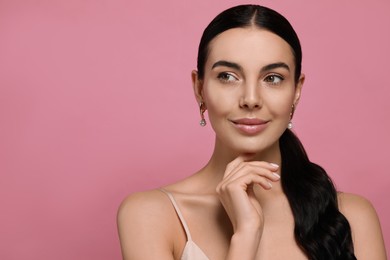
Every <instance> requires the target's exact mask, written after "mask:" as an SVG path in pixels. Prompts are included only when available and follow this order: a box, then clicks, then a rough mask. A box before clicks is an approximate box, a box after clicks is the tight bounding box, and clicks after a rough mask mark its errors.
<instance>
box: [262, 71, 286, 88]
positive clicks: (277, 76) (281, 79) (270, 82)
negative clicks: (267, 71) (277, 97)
mask: <svg viewBox="0 0 390 260" xmlns="http://www.w3.org/2000/svg"><path fill="white" fill-rule="evenodd" d="M272 78H273V80H272ZM275 79H278V80H279V81H278V82H274V81H275ZM283 80H284V78H283V77H282V76H280V75H277V74H271V75H268V76H267V77H265V78H264V81H265V82H267V83H268V84H270V85H275V86H276V85H280V84H281V83H282V81H283Z"/></svg>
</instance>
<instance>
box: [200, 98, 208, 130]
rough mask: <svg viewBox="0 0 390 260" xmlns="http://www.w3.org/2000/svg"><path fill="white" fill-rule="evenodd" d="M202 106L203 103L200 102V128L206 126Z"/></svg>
mask: <svg viewBox="0 0 390 260" xmlns="http://www.w3.org/2000/svg"><path fill="white" fill-rule="evenodd" d="M203 106H204V103H203V101H201V102H200V103H199V111H200V117H201V120H200V122H199V124H200V125H201V126H206V124H207V122H206V119H204V112H205V111H206V109H205V108H204V107H203Z"/></svg>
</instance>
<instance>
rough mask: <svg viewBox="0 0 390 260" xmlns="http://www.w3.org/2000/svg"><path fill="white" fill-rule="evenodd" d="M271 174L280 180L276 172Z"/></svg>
mask: <svg viewBox="0 0 390 260" xmlns="http://www.w3.org/2000/svg"><path fill="white" fill-rule="evenodd" d="M272 174H273V175H275V176H276V177H277V178H278V179H280V175H279V174H277V173H276V172H273V173H272Z"/></svg>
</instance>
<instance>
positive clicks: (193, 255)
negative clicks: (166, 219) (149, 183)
mask: <svg viewBox="0 0 390 260" xmlns="http://www.w3.org/2000/svg"><path fill="white" fill-rule="evenodd" d="M161 191H162V192H164V193H165V194H167V195H168V198H169V199H170V200H171V202H172V205H173V207H174V208H175V211H176V214H177V216H178V217H179V219H180V222H181V225H182V226H183V228H184V231H185V233H186V236H187V243H186V245H185V246H184V250H183V254H182V256H181V260H209V258H208V257H207V256H206V255H205V253H204V252H203V251H202V249H200V248H199V246H198V245H197V244H195V242H194V241H192V238H191V234H190V230H189V229H188V226H187V223H186V221H185V219H184V217H183V215H182V214H181V211H180V209H179V207H178V205H177V203H176V201H175V199H174V198H173V195H172V194H171V193H170V192H168V191H166V190H163V189H161Z"/></svg>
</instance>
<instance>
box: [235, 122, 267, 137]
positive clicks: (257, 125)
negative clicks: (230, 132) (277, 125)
mask: <svg viewBox="0 0 390 260" xmlns="http://www.w3.org/2000/svg"><path fill="white" fill-rule="evenodd" d="M231 122H232V123H233V125H234V127H236V128H237V129H238V130H239V131H240V132H242V133H244V134H247V135H255V134H257V133H259V132H261V131H262V130H264V128H266V127H267V123H268V121H265V120H262V119H258V118H240V119H234V120H231Z"/></svg>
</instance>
